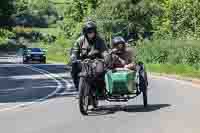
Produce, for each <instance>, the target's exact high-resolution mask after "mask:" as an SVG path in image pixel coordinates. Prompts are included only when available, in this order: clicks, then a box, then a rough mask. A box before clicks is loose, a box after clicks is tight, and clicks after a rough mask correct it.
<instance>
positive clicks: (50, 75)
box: [0, 65, 63, 112]
mask: <svg viewBox="0 0 200 133" xmlns="http://www.w3.org/2000/svg"><path fill="white" fill-rule="evenodd" d="M24 67H26V68H28V69H31V70H33V71H36V72H39V73H41V74H44V75H45V76H47V77H49V78H51V79H53V80H54V81H55V82H56V83H57V87H56V90H55V91H53V92H52V93H50V94H49V95H47V96H45V97H43V98H41V99H37V100H34V101H32V102H29V103H23V104H18V105H15V106H12V107H8V108H4V109H1V110H0V112H4V111H11V110H15V109H18V108H20V107H25V106H29V105H32V104H35V103H37V102H41V101H44V100H46V99H48V98H49V97H51V96H54V95H55V94H56V93H57V92H58V91H59V90H60V89H61V88H62V87H63V86H62V83H61V82H60V81H58V80H57V79H56V78H55V76H56V75H54V74H52V73H50V72H48V71H45V72H44V71H43V70H41V69H38V68H34V67H31V66H28V65H24Z"/></svg>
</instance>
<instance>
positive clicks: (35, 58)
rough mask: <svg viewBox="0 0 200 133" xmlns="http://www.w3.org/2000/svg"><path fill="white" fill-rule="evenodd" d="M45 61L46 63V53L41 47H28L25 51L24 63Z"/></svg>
mask: <svg viewBox="0 0 200 133" xmlns="http://www.w3.org/2000/svg"><path fill="white" fill-rule="evenodd" d="M30 62H32V63H36V62H37V63H44V64H46V53H45V51H44V50H42V49H41V48H26V49H25V50H24V53H23V63H24V64H26V63H30Z"/></svg>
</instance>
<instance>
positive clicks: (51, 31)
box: [33, 28, 61, 36]
mask: <svg viewBox="0 0 200 133" xmlns="http://www.w3.org/2000/svg"><path fill="white" fill-rule="evenodd" d="M33 31H37V32H41V33H45V34H50V35H54V36H58V35H59V33H60V32H61V30H60V29H59V28H33Z"/></svg>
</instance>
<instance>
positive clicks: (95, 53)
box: [88, 50, 100, 57]
mask: <svg viewBox="0 0 200 133" xmlns="http://www.w3.org/2000/svg"><path fill="white" fill-rule="evenodd" d="M99 53H100V52H99V50H92V51H90V52H89V54H88V56H89V57H93V56H95V55H97V54H99Z"/></svg>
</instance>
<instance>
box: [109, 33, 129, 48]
mask: <svg viewBox="0 0 200 133" xmlns="http://www.w3.org/2000/svg"><path fill="white" fill-rule="evenodd" d="M118 44H123V45H124V47H125V45H126V42H125V40H124V38H123V37H121V36H118V37H115V38H114V39H113V40H112V46H113V47H116V46H117V45H118Z"/></svg>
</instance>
